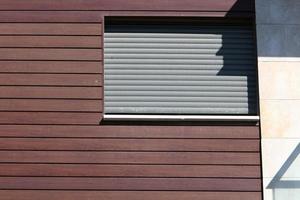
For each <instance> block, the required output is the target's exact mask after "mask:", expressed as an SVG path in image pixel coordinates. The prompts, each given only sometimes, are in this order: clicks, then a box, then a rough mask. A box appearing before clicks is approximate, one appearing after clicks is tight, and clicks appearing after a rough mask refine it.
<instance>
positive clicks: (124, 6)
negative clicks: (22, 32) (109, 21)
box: [0, 0, 254, 12]
mask: <svg viewBox="0 0 300 200" xmlns="http://www.w3.org/2000/svg"><path fill="white" fill-rule="evenodd" d="M0 8H1V10H124V11H125V10H130V11H131V10H143V11H145V10H149V11H155V10H159V11H178V10H182V11H232V12H234V11H249V12H252V11H254V1H253V0H247V1H239V0H226V1H219V0H210V1H207V0H186V1H180V0H173V1H172V2H170V1H168V0H152V1H147V0H139V2H138V3H136V2H134V1H124V0H89V1H81V0H71V1H61V0H44V1H39V0H30V1H26V2H22V1H21V2H20V1H18V0H3V1H1V3H0Z"/></svg>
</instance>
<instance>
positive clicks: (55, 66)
mask: <svg viewBox="0 0 300 200" xmlns="http://www.w3.org/2000/svg"><path fill="white" fill-rule="evenodd" d="M102 67H103V63H102V62H98V61H97V62H84V61H81V62H77V61H0V73H40V74H43V73H62V74H63V73H71V74H86V73H88V74H96V73H102Z"/></svg>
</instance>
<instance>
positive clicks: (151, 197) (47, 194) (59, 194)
mask: <svg viewBox="0 0 300 200" xmlns="http://www.w3.org/2000/svg"><path fill="white" fill-rule="evenodd" d="M0 199H1V200H57V199H64V200H83V199H89V200H99V199H101V200H102V199H109V200H120V199H123V200H141V199H143V200H158V199H159V200H175V199H180V200H224V199H230V200H241V199H242V200H261V193H260V192H178V191H175V192H164V191H159V192H157V191H47V190H39V191H33V190H13V191H11V190H0Z"/></svg>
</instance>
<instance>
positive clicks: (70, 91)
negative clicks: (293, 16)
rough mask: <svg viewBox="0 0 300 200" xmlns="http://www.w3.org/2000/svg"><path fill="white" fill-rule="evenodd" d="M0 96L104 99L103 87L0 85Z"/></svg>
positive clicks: (14, 97)
mask: <svg viewBox="0 0 300 200" xmlns="http://www.w3.org/2000/svg"><path fill="white" fill-rule="evenodd" d="M0 98H6V99H18V98H28V99H36V98H38V99H102V87H48V86H0ZM27 128H29V127H27ZM23 130H24V131H26V130H25V129H23Z"/></svg>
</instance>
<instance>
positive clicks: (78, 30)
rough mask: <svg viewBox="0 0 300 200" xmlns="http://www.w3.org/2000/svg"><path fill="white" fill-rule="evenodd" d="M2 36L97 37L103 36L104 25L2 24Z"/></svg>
mask: <svg viewBox="0 0 300 200" xmlns="http://www.w3.org/2000/svg"><path fill="white" fill-rule="evenodd" d="M1 3H2V2H1ZM0 7H1V6H0ZM0 35H91V36H95V35H102V25H101V24H100V23H95V24H83V23H77V24H76V23H25V24H24V23H0Z"/></svg>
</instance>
